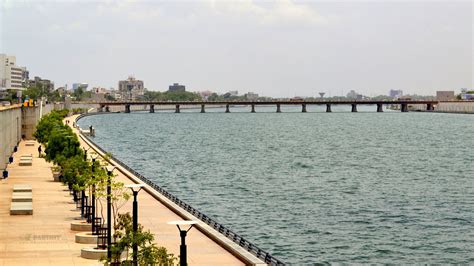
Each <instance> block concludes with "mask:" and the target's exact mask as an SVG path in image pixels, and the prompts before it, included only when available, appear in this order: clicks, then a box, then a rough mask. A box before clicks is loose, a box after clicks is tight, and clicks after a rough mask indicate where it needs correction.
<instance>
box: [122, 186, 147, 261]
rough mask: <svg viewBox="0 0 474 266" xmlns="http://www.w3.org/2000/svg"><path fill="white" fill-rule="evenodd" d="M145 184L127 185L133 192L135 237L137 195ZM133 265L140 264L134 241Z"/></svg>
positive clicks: (134, 232) (134, 231) (134, 228)
mask: <svg viewBox="0 0 474 266" xmlns="http://www.w3.org/2000/svg"><path fill="white" fill-rule="evenodd" d="M144 186H145V184H131V185H125V187H128V188H130V189H131V190H132V192H133V234H134V239H135V236H136V233H137V231H138V201H137V196H138V192H140V190H142V187H144ZM132 249H133V265H135V266H137V265H138V246H137V243H136V242H135V243H133V247H132Z"/></svg>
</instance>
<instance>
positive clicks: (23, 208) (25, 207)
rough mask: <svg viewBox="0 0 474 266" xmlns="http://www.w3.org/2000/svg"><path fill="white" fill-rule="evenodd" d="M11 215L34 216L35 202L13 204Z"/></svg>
mask: <svg viewBox="0 0 474 266" xmlns="http://www.w3.org/2000/svg"><path fill="white" fill-rule="evenodd" d="M10 215H33V202H12V204H11V206H10Z"/></svg>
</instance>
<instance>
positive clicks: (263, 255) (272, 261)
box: [76, 113, 285, 265]
mask: <svg viewBox="0 0 474 266" xmlns="http://www.w3.org/2000/svg"><path fill="white" fill-rule="evenodd" d="M95 114H97V113H88V114H81V115H80V116H78V118H77V119H76V124H77V121H79V119H81V118H83V117H86V116H91V115H95ZM79 134H81V133H79ZM81 136H82V137H84V138H85V139H87V140H88V141H90V142H91V143H92V144H94V145H95V146H96V147H97V149H99V150H100V151H101V152H103V153H104V154H106V153H107V151H105V150H104V149H102V148H101V147H100V146H99V145H97V144H96V143H95V142H94V141H93V140H92V139H91V138H89V137H88V136H86V135H84V134H81ZM110 158H111V159H113V160H114V161H115V162H116V163H117V164H119V165H120V166H122V167H123V168H125V169H126V170H127V171H129V172H130V173H132V174H133V175H134V176H136V177H138V178H139V179H140V180H141V181H143V182H144V183H145V184H147V185H149V186H150V187H151V188H153V189H154V190H156V191H157V192H159V193H160V194H161V195H163V196H165V197H166V198H167V199H169V200H171V201H172V202H174V203H175V204H177V205H178V206H180V207H181V208H183V209H184V210H186V211H187V212H189V213H190V214H192V215H193V216H194V217H196V218H198V219H199V220H201V221H202V222H204V223H206V224H207V225H209V226H210V227H212V228H214V229H215V230H216V231H218V232H219V233H221V234H223V235H224V236H226V237H227V238H228V239H230V240H232V241H233V242H234V243H236V244H237V245H239V246H240V247H242V248H244V249H245V250H247V251H248V252H250V253H252V254H253V255H255V256H256V257H257V258H259V259H261V260H263V261H264V262H265V263H267V264H269V265H285V263H284V262H283V261H281V260H279V259H277V258H275V257H274V256H272V255H271V254H270V253H268V252H266V251H264V250H263V249H261V248H259V247H258V246H257V245H255V244H253V243H252V242H250V241H249V240H247V239H245V238H244V237H242V236H241V235H239V234H237V233H235V232H234V231H232V230H230V229H229V228H227V227H226V226H224V225H222V224H220V223H219V222H217V221H216V220H214V219H213V218H211V217H209V216H207V215H206V214H204V213H202V212H200V211H199V210H197V209H196V208H194V207H192V206H191V205H189V204H188V203H186V202H185V201H183V200H181V199H179V198H178V197H176V196H175V195H173V194H171V193H170V192H168V191H167V190H166V189H164V188H162V187H160V186H158V185H157V184H155V183H154V182H152V181H151V180H149V179H148V178H146V177H145V176H143V175H142V174H140V173H139V172H137V171H135V170H134V169H132V168H130V167H129V166H128V165H126V164H125V163H123V162H122V161H120V160H119V159H117V158H116V157H114V156H113V155H111V156H110Z"/></svg>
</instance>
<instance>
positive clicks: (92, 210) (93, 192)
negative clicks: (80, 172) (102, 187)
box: [86, 148, 97, 235]
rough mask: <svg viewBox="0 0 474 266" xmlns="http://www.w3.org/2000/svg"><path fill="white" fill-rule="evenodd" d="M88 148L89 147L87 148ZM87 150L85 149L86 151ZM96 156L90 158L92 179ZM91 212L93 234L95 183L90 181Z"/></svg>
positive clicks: (94, 230) (93, 231)
mask: <svg viewBox="0 0 474 266" xmlns="http://www.w3.org/2000/svg"><path fill="white" fill-rule="evenodd" d="M89 149H90V148H89ZM86 152H87V151H86ZM96 158H97V156H96V157H91V159H92V167H91V168H92V180H95V176H94V173H95V159H96ZM91 196H92V197H91V201H92V202H91V203H92V204H91V205H92V206H91V212H92V227H91V229H92V235H95V232H96V228H95V183H94V182H92V195H91Z"/></svg>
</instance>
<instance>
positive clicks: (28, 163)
mask: <svg viewBox="0 0 474 266" xmlns="http://www.w3.org/2000/svg"><path fill="white" fill-rule="evenodd" d="M19 165H20V166H31V165H33V160H27V159H20V163H19Z"/></svg>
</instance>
